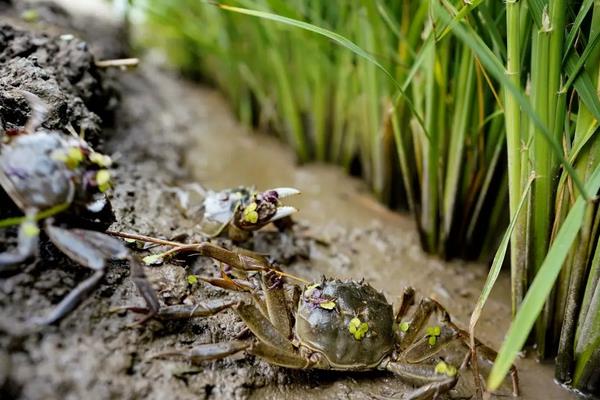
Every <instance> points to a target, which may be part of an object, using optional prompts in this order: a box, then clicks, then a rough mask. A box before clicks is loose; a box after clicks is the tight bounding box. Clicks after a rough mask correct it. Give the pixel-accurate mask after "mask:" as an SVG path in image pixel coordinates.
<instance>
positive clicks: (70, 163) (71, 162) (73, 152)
mask: <svg viewBox="0 0 600 400" xmlns="http://www.w3.org/2000/svg"><path fill="white" fill-rule="evenodd" d="M82 161H83V152H82V151H81V149H80V148H79V147H71V148H69V150H67V154H66V156H65V164H66V166H67V168H69V169H75V168H77V167H78V166H79V164H80V163H81V162H82Z"/></svg>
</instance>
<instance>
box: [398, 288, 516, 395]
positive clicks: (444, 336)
mask: <svg viewBox="0 0 600 400" xmlns="http://www.w3.org/2000/svg"><path fill="white" fill-rule="evenodd" d="M433 312H437V314H438V320H439V321H440V324H441V325H442V327H443V329H441V331H440V335H439V336H438V337H436V341H435V342H436V345H435V346H428V343H427V339H428V338H427V337H426V338H424V339H422V340H421V341H417V342H416V343H415V339H416V337H417V335H418V334H419V332H421V330H422V329H423V328H424V326H425V324H426V323H427V321H428V320H429V317H430V316H431V314H432V313H433ZM469 337H470V336H469V333H468V332H467V331H465V330H463V329H460V328H459V327H457V326H456V325H455V324H454V323H453V322H452V320H451V318H450V314H449V313H448V312H447V311H446V309H445V308H444V307H443V306H442V305H441V304H439V303H438V302H437V301H435V300H433V299H430V298H424V299H423V300H421V302H420V303H419V304H418V305H417V309H416V310H415V312H414V314H413V315H412V318H411V319H410V321H409V327H408V330H407V332H406V333H405V334H404V336H403V337H402V338H401V339H400V342H399V347H400V349H401V350H404V359H405V360H410V362H419V361H422V360H423V359H425V358H428V357H431V356H433V355H434V354H435V353H437V352H439V351H440V350H441V349H442V348H443V347H444V346H445V345H447V344H449V343H450V342H452V341H454V340H460V341H462V342H463V343H464V344H465V346H466V347H467V348H469V349H470V343H469ZM475 343H476V348H477V356H478V359H481V360H483V361H485V362H487V363H493V362H494V360H495V358H496V352H495V351H494V350H492V349H491V348H489V347H488V346H486V345H484V344H483V343H481V342H480V341H478V340H475ZM426 347H429V350H424V349H425V348H426ZM469 351H472V350H469ZM416 355H419V357H417V356H416ZM472 371H473V374H474V378H475V382H481V379H479V376H478V374H479V372H478V371H477V370H476V368H472ZM475 374H477V376H475ZM510 374H511V379H512V386H513V395H514V396H518V394H519V378H518V374H517V369H516V367H515V366H514V365H512V366H511V369H510Z"/></svg>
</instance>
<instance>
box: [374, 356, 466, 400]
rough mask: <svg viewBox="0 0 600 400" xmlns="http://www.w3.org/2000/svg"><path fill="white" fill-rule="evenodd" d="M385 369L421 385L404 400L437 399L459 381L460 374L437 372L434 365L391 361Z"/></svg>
mask: <svg viewBox="0 0 600 400" xmlns="http://www.w3.org/2000/svg"><path fill="white" fill-rule="evenodd" d="M385 369H387V370H388V371H390V372H393V373H394V374H396V375H398V376H399V377H400V378H402V380H404V381H406V382H408V383H412V384H413V385H421V386H420V387H419V388H417V389H415V390H414V391H412V392H410V393H407V394H406V395H404V396H403V397H402V399H403V400H424V399H436V398H438V397H439V396H440V395H442V394H444V393H446V392H448V391H449V390H451V389H452V388H453V387H454V386H455V385H456V382H458V376H457V375H454V376H449V375H447V374H444V373H438V372H436V368H435V367H434V366H433V365H415V364H406V363H399V362H394V361H390V362H389V363H388V364H387V365H386V367H385Z"/></svg>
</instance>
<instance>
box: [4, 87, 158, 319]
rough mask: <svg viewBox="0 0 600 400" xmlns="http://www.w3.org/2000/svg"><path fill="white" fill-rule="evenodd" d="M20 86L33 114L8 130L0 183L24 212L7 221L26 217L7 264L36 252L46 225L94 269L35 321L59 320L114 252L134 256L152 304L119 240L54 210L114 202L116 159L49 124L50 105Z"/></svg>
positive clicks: (96, 209) (94, 208)
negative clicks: (60, 218)
mask: <svg viewBox="0 0 600 400" xmlns="http://www.w3.org/2000/svg"><path fill="white" fill-rule="evenodd" d="M18 93H19V94H20V95H22V96H23V97H25V98H26V100H27V101H28V103H29V104H30V107H31V117H30V118H29V120H28V121H27V123H26V125H25V127H24V128H21V129H18V130H12V131H7V132H5V135H4V141H3V142H0V187H1V188H2V189H4V191H5V192H6V193H7V194H8V196H9V197H10V199H11V200H12V201H13V202H14V204H15V205H16V206H17V207H18V208H19V209H20V210H21V211H22V212H23V213H24V216H23V217H17V218H11V219H9V220H3V221H0V225H10V224H19V223H20V227H19V233H18V243H17V245H16V247H15V248H13V249H10V250H8V251H6V252H4V253H0V272H2V271H5V270H8V269H9V268H13V267H14V266H15V265H17V264H19V263H22V262H23V261H25V260H27V259H28V258H30V257H32V256H36V255H37V253H38V243H39V236H40V225H41V228H42V229H43V230H44V232H45V234H46V235H47V236H48V238H49V239H50V241H51V242H52V243H53V244H54V245H55V246H56V247H57V248H58V249H59V250H60V251H62V252H63V253H64V254H65V255H67V256H68V257H69V258H71V259H73V260H74V261H76V262H77V263H79V264H81V265H82V266H84V267H86V268H89V269H91V270H93V271H94V273H93V274H92V275H91V276H90V277H89V278H87V279H86V280H84V281H83V282H81V283H80V284H79V285H78V286H77V287H75V288H74V289H73V290H72V291H71V292H70V293H69V294H68V295H67V296H66V297H65V298H63V299H62V301H60V303H59V304H58V305H57V306H56V307H55V308H54V309H53V310H52V311H51V312H50V313H49V314H48V315H47V316H45V317H41V318H34V319H33V320H32V322H33V323H35V324H41V325H48V324H53V323H55V322H57V321H59V320H60V319H62V318H63V317H65V316H66V315H67V314H69V312H71V311H72V310H73V309H74V308H75V307H76V306H77V305H78V304H79V303H80V302H81V301H82V300H83V299H84V298H85V296H86V295H87V294H88V293H89V292H90V291H91V290H92V289H93V288H94V287H95V286H96V285H97V284H98V283H99V282H100V280H101V279H102V277H103V276H104V274H105V271H106V268H105V267H106V265H105V264H106V262H105V261H106V260H107V259H117V260H129V261H130V266H131V269H132V277H133V279H134V281H136V284H138V287H140V285H141V286H142V290H141V291H142V294H143V296H144V298H145V299H146V301H147V302H148V303H149V304H155V303H157V302H158V300H157V299H156V297H155V295H154V293H153V292H152V291H149V290H145V289H144V288H145V287H146V285H147V283H146V281H145V277H144V274H143V270H142V268H141V266H139V265H137V263H136V260H135V259H134V258H132V257H131V256H130V254H129V252H128V250H127V248H126V247H125V245H124V244H123V243H122V242H121V241H120V240H118V239H116V238H113V237H111V236H108V235H106V234H104V233H102V232H99V231H95V230H89V229H81V228H72V229H71V228H65V227H62V226H58V225H57V224H55V221H54V218H53V217H51V216H54V215H56V214H59V213H61V212H62V213H63V214H69V215H70V216H74V217H76V216H78V215H79V214H82V213H84V212H90V213H92V214H94V213H96V214H98V213H101V212H103V211H105V209H106V208H107V207H109V205H108V200H107V199H106V196H105V192H106V190H107V189H108V188H109V186H110V173H109V171H108V168H109V167H110V164H111V160H110V158H109V157H108V156H106V155H103V154H100V153H97V152H95V151H94V150H93V149H92V148H91V147H90V146H89V145H88V144H87V143H86V142H85V141H84V140H83V139H81V138H79V137H77V136H75V135H66V134H64V133H62V132H58V131H49V130H46V129H44V128H42V127H41V123H42V122H43V121H44V119H45V116H46V112H47V109H46V105H45V104H44V103H43V102H42V100H41V99H40V98H39V97H37V96H36V95H34V94H32V93H29V92H26V91H18ZM44 218H45V221H44V223H43V224H39V220H41V219H44Z"/></svg>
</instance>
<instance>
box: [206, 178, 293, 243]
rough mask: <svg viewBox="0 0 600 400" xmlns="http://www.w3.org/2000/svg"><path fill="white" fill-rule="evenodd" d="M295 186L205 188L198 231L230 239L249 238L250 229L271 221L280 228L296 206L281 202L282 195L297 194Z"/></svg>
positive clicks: (283, 226) (287, 221)
mask: <svg viewBox="0 0 600 400" xmlns="http://www.w3.org/2000/svg"><path fill="white" fill-rule="evenodd" d="M299 193H300V191H299V190H297V189H294V188H286V187H282V188H275V189H269V190H266V191H264V192H258V191H256V190H254V189H253V188H248V187H244V186H240V187H237V188H233V189H225V190H222V191H219V192H215V191H208V192H207V194H206V197H205V199H204V203H203V206H204V217H203V219H202V224H201V231H202V232H203V233H205V234H207V235H208V236H210V237H216V236H219V235H220V234H222V233H226V235H227V236H228V237H229V238H230V239H231V240H233V241H236V242H243V241H246V240H248V238H249V237H250V236H251V234H252V232H253V231H256V230H258V229H261V228H262V227H264V226H266V225H268V224H270V223H274V224H275V225H276V226H277V227H278V228H280V229H283V228H285V227H286V226H288V225H289V222H290V216H291V215H292V214H294V213H296V212H297V211H298V210H297V209H296V208H294V207H291V206H286V205H283V204H282V203H281V199H283V198H286V197H289V196H293V195H297V194H299Z"/></svg>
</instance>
